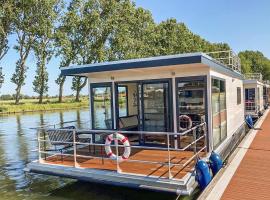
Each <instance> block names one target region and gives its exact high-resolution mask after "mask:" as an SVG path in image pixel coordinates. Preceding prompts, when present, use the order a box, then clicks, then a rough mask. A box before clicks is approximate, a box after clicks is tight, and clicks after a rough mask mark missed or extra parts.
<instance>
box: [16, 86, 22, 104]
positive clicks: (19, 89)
mask: <svg viewBox="0 0 270 200" xmlns="http://www.w3.org/2000/svg"><path fill="white" fill-rule="evenodd" d="M21 87H22V86H21V85H18V86H17V88H16V95H15V104H16V105H18V104H19V103H20V94H21Z"/></svg>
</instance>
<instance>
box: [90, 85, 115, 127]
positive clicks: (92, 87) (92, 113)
mask: <svg viewBox="0 0 270 200" xmlns="http://www.w3.org/2000/svg"><path fill="white" fill-rule="evenodd" d="M97 87H110V89H111V116H112V129H107V128H106V129H105V130H114V128H113V127H114V114H113V99H112V98H113V91H112V82H103V83H90V93H91V99H90V101H91V123H92V129H93V130H103V129H99V128H95V125H94V124H95V123H94V122H95V120H94V95H93V89H94V88H97Z"/></svg>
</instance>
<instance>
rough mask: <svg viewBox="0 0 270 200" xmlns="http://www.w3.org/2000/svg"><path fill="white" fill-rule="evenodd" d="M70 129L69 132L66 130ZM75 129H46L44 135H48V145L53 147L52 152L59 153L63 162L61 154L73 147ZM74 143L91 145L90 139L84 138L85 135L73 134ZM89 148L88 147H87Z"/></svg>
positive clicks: (73, 127) (71, 127)
mask: <svg viewBox="0 0 270 200" xmlns="http://www.w3.org/2000/svg"><path fill="white" fill-rule="evenodd" d="M67 129H70V130H67ZM75 129H76V127H75V126H68V127H63V128H60V129H48V130H46V134H47V135H48V138H49V141H50V144H51V145H52V146H54V149H53V150H52V151H59V152H60V153H61V159H62V160H63V155H62V154H63V152H64V151H65V150H68V149H70V148H71V147H72V146H73V143H71V142H73V131H74V130H75ZM75 140H76V142H82V143H89V144H90V143H91V142H92V141H91V140H92V138H91V137H85V134H82V135H78V134H77V133H76V134H75ZM89 148H90V145H89Z"/></svg>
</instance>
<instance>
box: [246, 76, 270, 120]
mask: <svg viewBox="0 0 270 200" xmlns="http://www.w3.org/2000/svg"><path fill="white" fill-rule="evenodd" d="M264 88H265V84H264V82H263V77H262V74H260V73H248V74H245V80H244V89H245V114H246V115H251V116H252V117H253V118H258V117H260V116H261V115H262V114H263V112H264V109H265V101H264V90H265V89H264Z"/></svg>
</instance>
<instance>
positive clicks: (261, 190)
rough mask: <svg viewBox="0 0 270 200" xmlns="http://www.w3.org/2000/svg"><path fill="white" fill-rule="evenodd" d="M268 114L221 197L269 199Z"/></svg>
mask: <svg viewBox="0 0 270 200" xmlns="http://www.w3.org/2000/svg"><path fill="white" fill-rule="evenodd" d="M269 169H270V114H269V112H268V114H267V116H266V118H265V120H264V122H263V123H262V126H261V130H259V131H258V132H257V134H256V136H255V138H254V140H253V141H252V143H251V145H250V147H249V148H248V150H247V152H246V154H245V156H244V158H243V160H242V161H241V163H240V165H239V167H238V169H237V170H236V172H235V174H234V176H233V178H232V179H231V180H230V182H229V185H228V186H227V188H226V189H225V192H224V193H223V195H222V197H221V199H223V200H234V199H235V200H236V199H239V200H240V199H245V200H249V199H250V200H253V199H254V200H255V199H256V200H257V199H270V192H269V191H270V190H269V188H270V170H269Z"/></svg>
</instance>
